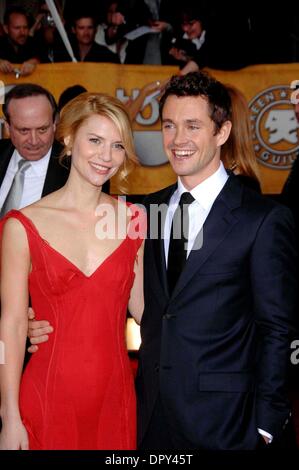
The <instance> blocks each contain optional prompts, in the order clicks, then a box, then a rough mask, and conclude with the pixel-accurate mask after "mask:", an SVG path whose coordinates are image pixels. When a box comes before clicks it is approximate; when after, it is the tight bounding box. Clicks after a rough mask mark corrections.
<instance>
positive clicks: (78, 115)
mask: <svg viewBox="0 0 299 470" xmlns="http://www.w3.org/2000/svg"><path fill="white" fill-rule="evenodd" d="M92 115H99V116H104V117H106V118H108V119H110V120H111V121H112V122H113V123H114V124H115V126H116V127H117V129H118V131H119V133H120V135H121V139H122V142H123V145H124V149H125V153H126V158H125V160H124V164H123V168H122V169H120V170H119V171H118V173H117V179H118V187H119V189H120V190H121V192H126V185H125V181H126V178H127V176H128V174H129V173H130V171H131V170H132V169H133V168H134V166H135V164H136V163H138V159H137V157H136V154H135V149H134V143H133V134H132V128H131V122H130V118H129V115H128V113H127V110H126V108H125V107H124V105H123V104H122V103H121V102H120V101H119V100H118V99H117V98H114V97H112V96H109V95H106V94H104V93H89V92H86V93H81V94H80V95H78V96H77V97H76V98H74V99H72V100H71V101H70V102H69V103H67V104H66V105H65V106H64V107H63V108H62V110H61V112H60V119H59V122H58V125H57V129H56V138H57V140H58V141H59V142H60V143H61V144H62V145H63V150H62V153H61V155H60V158H59V161H60V163H63V161H64V160H65V159H66V158H67V157H68V156H69V155H70V154H71V147H72V142H73V140H74V137H75V135H76V133H77V131H78V130H79V128H80V127H81V126H82V124H83V123H84V122H85V121H86V119H88V118H89V117H90V116H92ZM68 136H69V137H70V142H69V143H68V144H66V143H65V141H64V139H65V138H66V137H68Z"/></svg>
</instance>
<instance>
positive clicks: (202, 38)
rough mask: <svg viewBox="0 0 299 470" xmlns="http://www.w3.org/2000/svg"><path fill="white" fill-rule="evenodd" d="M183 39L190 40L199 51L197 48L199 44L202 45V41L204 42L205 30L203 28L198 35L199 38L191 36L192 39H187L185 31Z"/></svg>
mask: <svg viewBox="0 0 299 470" xmlns="http://www.w3.org/2000/svg"><path fill="white" fill-rule="evenodd" d="M183 39H187V40H188V41H191V42H193V44H194V45H195V47H196V50H197V51H199V49H200V48H201V46H202V45H203V43H204V42H205V39H206V31H205V30H204V31H203V32H202V33H201V35H200V36H199V38H193V39H189V36H188V34H187V33H185V34H184V35H183Z"/></svg>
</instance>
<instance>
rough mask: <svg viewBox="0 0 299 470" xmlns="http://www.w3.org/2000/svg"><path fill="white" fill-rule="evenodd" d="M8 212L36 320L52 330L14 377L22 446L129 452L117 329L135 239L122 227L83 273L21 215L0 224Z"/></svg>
mask: <svg viewBox="0 0 299 470" xmlns="http://www.w3.org/2000/svg"><path fill="white" fill-rule="evenodd" d="M131 207H133V206H131ZM134 207H135V209H136V206H134ZM8 217H14V218H16V219H18V220H19V221H20V222H21V223H22V224H23V226H24V227H25V229H26V232H27V237H28V242H29V248H30V254H31V262H32V271H31V273H30V276H29V291H30V297H31V303H32V307H33V309H34V311H35V315H36V319H37V320H38V319H40V320H41V319H47V320H48V321H49V322H50V323H51V325H53V327H54V332H53V333H52V334H51V335H49V340H48V341H47V342H46V343H43V344H42V345H40V348H39V351H38V352H37V353H35V354H33V355H32V357H31V359H30V361H29V363H28V365H27V367H26V369H25V371H24V374H23V376H22V381H21V387H20V410H21V416H22V419H23V422H24V425H25V427H26V429H27V431H28V434H29V447H30V449H36V450H40V449H119V450H121V449H135V447H136V400H135V389H134V381H133V375H132V369H131V367H130V363H129V359H128V354H127V349H126V345H125V333H124V332H125V321H126V311H127V304H128V300H129V294H130V289H131V287H132V284H133V280H134V272H133V267H134V261H135V259H136V254H137V251H138V248H139V247H140V245H141V243H142V239H141V238H139V237H138V238H136V236H135V237H134V238H135V239H134V238H132V237H131V236H130V229H129V232H128V234H127V237H126V238H125V239H124V240H123V241H122V243H121V245H120V246H119V247H118V248H117V249H116V250H115V251H114V252H113V253H112V254H111V255H110V256H108V258H106V259H105V261H104V262H103V263H102V264H101V265H100V266H98V268H97V269H96V270H95V271H94V272H93V274H91V275H90V276H86V275H85V274H83V273H82V271H80V270H79V269H78V268H77V267H76V266H75V265H74V264H73V263H71V262H70V261H69V260H68V259H66V258H65V257H64V256H63V255H62V254H61V253H59V252H58V251H56V250H55V249H54V248H52V247H51V246H50V245H49V243H47V242H46V241H45V240H44V239H42V238H41V236H40V235H39V233H38V231H37V229H36V228H35V226H34V225H33V223H32V222H31V221H30V219H28V218H27V217H26V216H24V214H22V213H21V212H19V211H16V210H13V211H11V212H9V213H8V214H7V216H6V217H5V218H4V219H3V221H5V220H7V218H8ZM131 222H132V219H131ZM131 226H132V223H130V227H131Z"/></svg>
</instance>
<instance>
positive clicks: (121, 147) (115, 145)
mask: <svg viewBox="0 0 299 470" xmlns="http://www.w3.org/2000/svg"><path fill="white" fill-rule="evenodd" d="M113 147H114V148H115V149H117V150H125V147H124V146H123V144H113Z"/></svg>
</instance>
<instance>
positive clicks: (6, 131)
mask: <svg viewBox="0 0 299 470" xmlns="http://www.w3.org/2000/svg"><path fill="white" fill-rule="evenodd" d="M4 129H5V133H6V134H7V135H8V136H10V130H9V129H10V126H9V124H8V122H7V121H6V119H5V121H4Z"/></svg>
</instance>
